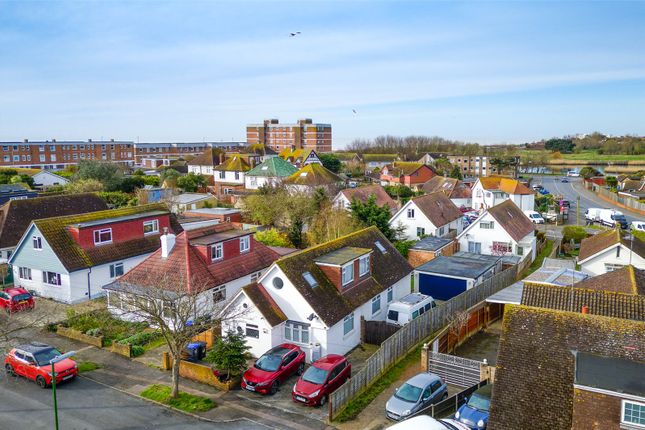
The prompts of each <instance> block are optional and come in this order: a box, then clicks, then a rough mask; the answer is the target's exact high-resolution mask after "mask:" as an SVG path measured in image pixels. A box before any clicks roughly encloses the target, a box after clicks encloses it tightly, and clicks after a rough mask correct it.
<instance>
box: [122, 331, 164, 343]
mask: <svg viewBox="0 0 645 430" xmlns="http://www.w3.org/2000/svg"><path fill="white" fill-rule="evenodd" d="M158 336H159V333H157V332H141V333H137V334H133V335H132V336H129V337H126V338H124V339H121V340H120V341H119V343H120V344H121V345H127V344H130V345H133V346H134V345H145V344H146V343H148V342H150V341H151V340H153V339H155V338H157V337H158Z"/></svg>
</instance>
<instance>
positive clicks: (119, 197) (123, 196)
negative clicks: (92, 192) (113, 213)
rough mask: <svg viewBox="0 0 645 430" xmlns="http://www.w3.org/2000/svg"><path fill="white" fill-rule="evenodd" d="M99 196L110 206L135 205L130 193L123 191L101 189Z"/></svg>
mask: <svg viewBox="0 0 645 430" xmlns="http://www.w3.org/2000/svg"><path fill="white" fill-rule="evenodd" d="M99 197H100V198H102V199H103V200H104V201H105V203H107V205H108V206H109V207H110V208H114V209H116V208H122V207H124V206H135V205H133V204H132V203H133V201H134V200H135V199H134V198H133V197H132V196H131V195H130V194H127V193H124V192H123V191H101V192H99Z"/></svg>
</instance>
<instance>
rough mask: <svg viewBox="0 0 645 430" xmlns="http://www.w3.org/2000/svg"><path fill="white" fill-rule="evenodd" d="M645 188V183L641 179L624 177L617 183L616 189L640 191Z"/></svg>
mask: <svg viewBox="0 0 645 430" xmlns="http://www.w3.org/2000/svg"><path fill="white" fill-rule="evenodd" d="M644 186H645V181H644V180H643V179H642V178H641V179H632V178H630V177H625V178H623V179H622V180H619V181H618V189H619V190H620V191H641V190H642V189H643V187H644Z"/></svg>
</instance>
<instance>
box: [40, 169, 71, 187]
mask: <svg viewBox="0 0 645 430" xmlns="http://www.w3.org/2000/svg"><path fill="white" fill-rule="evenodd" d="M31 179H33V180H34V187H35V188H39V189H40V188H49V187H52V186H56V185H67V184H69V179H67V178H63V177H62V176H59V175H57V174H55V173H54V172H51V171H49V170H41V171H40V172H38V173H36V174H34V175H31Z"/></svg>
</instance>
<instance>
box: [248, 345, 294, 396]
mask: <svg viewBox="0 0 645 430" xmlns="http://www.w3.org/2000/svg"><path fill="white" fill-rule="evenodd" d="M304 370H305V353H304V351H303V350H302V349H300V347H298V346H297V345H294V344H291V343H283V344H282V345H278V346H276V347H275V348H271V349H270V350H268V351H267V352H265V353H264V354H263V355H262V356H261V357H260V358H258V359H257V360H256V362H255V364H253V367H251V368H249V369H247V370H246V372H244V375H242V388H244V389H246V390H249V391H255V392H257V393H262V394H275V393H276V392H277V391H278V387H279V386H280V384H282V383H283V382H284V381H285V380H286V379H287V378H289V377H290V376H291V375H293V374H294V373H297V374H298V375H302V372H304Z"/></svg>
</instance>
